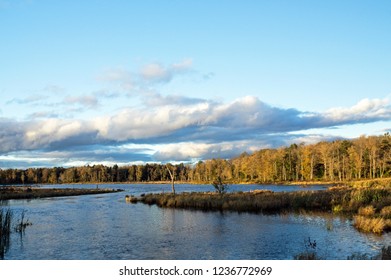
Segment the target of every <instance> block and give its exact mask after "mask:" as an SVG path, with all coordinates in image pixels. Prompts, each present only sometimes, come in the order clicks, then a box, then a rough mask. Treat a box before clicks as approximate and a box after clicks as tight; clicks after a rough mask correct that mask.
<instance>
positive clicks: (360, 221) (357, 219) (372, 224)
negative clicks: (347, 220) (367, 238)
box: [354, 215, 388, 234]
mask: <svg viewBox="0 0 391 280" xmlns="http://www.w3.org/2000/svg"><path fill="white" fill-rule="evenodd" d="M354 226H355V227H356V228H357V229H359V230H361V231H364V232H373V233H377V234H382V233H383V231H384V230H385V229H387V228H388V222H387V221H386V220H385V219H383V218H368V217H365V216H360V215H356V216H354Z"/></svg>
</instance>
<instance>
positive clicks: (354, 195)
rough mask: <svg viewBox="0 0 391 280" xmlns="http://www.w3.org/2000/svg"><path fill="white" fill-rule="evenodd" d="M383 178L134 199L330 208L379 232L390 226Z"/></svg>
mask: <svg viewBox="0 0 391 280" xmlns="http://www.w3.org/2000/svg"><path fill="white" fill-rule="evenodd" d="M385 182H387V185H386V186H381V185H379V183H373V184H369V183H368V185H371V186H367V187H352V186H337V187H331V188H329V189H327V190H322V191H298V192H272V191H269V190H266V191H265V190H260V191H253V192H237V193H225V194H224V195H220V194H218V193H215V192H214V193H213V192H204V193H201V192H193V193H181V194H176V195H173V194H169V193H161V194H146V195H145V196H144V197H141V198H138V199H137V200H136V201H135V202H139V201H140V202H143V203H146V204H149V205H152V204H154V205H157V206H159V207H168V208H182V209H196V210H202V211H235V212H254V213H265V214H269V213H270V214H273V213H286V212H298V213H301V212H303V211H304V212H307V211H315V212H319V211H320V212H331V213H334V214H341V215H348V216H349V217H352V219H353V224H354V226H355V227H356V228H357V229H358V230H361V231H364V232H373V233H376V234H381V233H383V232H385V231H389V230H391V187H389V186H388V181H385Z"/></svg>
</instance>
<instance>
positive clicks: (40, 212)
mask: <svg viewBox="0 0 391 280" xmlns="http://www.w3.org/2000/svg"><path fill="white" fill-rule="evenodd" d="M91 186H92V187H95V186H96V185H90V186H84V185H83V187H91ZM106 186H107V185H106ZM106 186H105V187H106ZM56 187H57V186H56ZM61 187H73V186H64V185H62V186H61ZM74 187H81V186H74ZM102 187H103V186H102ZM108 187H112V186H108ZM113 187H115V188H122V189H125V192H122V193H113V194H104V195H88V196H77V197H62V198H45V199H37V200H19V201H16V200H14V201H9V202H8V203H7V205H5V206H3V207H9V208H11V209H13V210H14V213H15V217H18V216H19V215H18V213H20V212H22V211H23V210H27V212H26V217H27V218H28V219H29V221H30V222H32V223H33V225H32V226H29V227H27V228H26V232H25V234H24V235H19V234H17V233H14V234H13V235H12V239H11V247H10V250H9V251H8V252H7V253H6V255H5V258H6V259H28V260H32V259H48V260H51V259H63V260H67V259H77V260H78V259H107V260H108V259H114V260H120V259H140V260H141V259H185V260H186V259H281V260H283V259H293V257H294V256H295V255H297V254H299V253H302V252H304V251H306V250H307V248H306V242H305V241H306V240H308V238H311V240H316V243H317V246H316V252H317V254H318V255H319V256H320V257H322V258H324V259H346V258H347V257H348V256H351V255H352V254H368V255H369V256H373V255H376V254H377V253H378V252H379V250H380V249H381V247H382V246H385V245H391V235H390V234H385V235H383V236H376V235H372V234H362V233H359V232H358V231H356V230H355V229H354V228H353V227H352V225H351V221H350V220H347V219H342V218H338V217H334V216H332V215H331V214H328V215H324V214H322V215H295V214H289V215H260V214H246V213H242V214H238V213H234V212H202V211H190V210H179V209H161V208H158V207H156V206H148V205H144V204H127V203H125V199H124V197H125V195H126V194H136V195H138V194H140V193H146V192H161V191H167V192H168V191H170V189H171V186H170V185H113ZM255 188H258V189H259V188H261V187H260V186H254V185H246V186H232V187H231V190H251V189H255ZM263 188H267V189H272V190H274V191H295V190H303V189H302V188H299V187H292V186H290V187H281V186H266V187H263ZM314 188H315V189H322V188H324V187H322V186H316V187H314ZM176 189H177V191H178V192H182V191H199V190H212V189H211V187H210V186H200V185H177V186H176ZM309 189H311V188H309Z"/></svg>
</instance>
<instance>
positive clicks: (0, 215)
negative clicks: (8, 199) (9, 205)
mask: <svg viewBox="0 0 391 280" xmlns="http://www.w3.org/2000/svg"><path fill="white" fill-rule="evenodd" d="M11 223H12V211H11V210H10V209H8V210H6V211H4V210H3V209H1V211H0V259H4V254H5V253H6V251H7V250H8V248H9V244H10V234H11Z"/></svg>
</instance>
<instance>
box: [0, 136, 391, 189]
mask: <svg viewBox="0 0 391 280" xmlns="http://www.w3.org/2000/svg"><path fill="white" fill-rule="evenodd" d="M169 170H172V175H173V176H174V179H175V181H182V182H195V183H210V182H212V181H213V180H215V179H216V178H221V179H222V180H224V181H225V182H232V183H235V182H236V183H239V182H253V183H279V182H293V181H303V182H304V181H319V182H321V181H323V182H326V181H327V182H328V181H333V182H335V181H346V180H360V179H375V178H384V177H391V136H390V134H389V133H386V134H384V135H382V136H361V137H360V138H357V139H354V140H335V141H332V142H319V143H316V144H311V145H304V144H292V145H290V146H289V147H281V148H277V149H261V150H259V151H256V152H254V153H252V154H248V153H243V154H241V155H240V156H238V157H235V158H232V159H211V160H206V161H199V162H198V163H196V164H183V163H181V164H176V165H172V164H168V165H165V164H157V163H153V164H150V163H147V164H144V165H129V166H118V165H114V166H104V165H93V166H89V165H88V166H79V167H70V168H64V167H53V168H28V169H4V170H1V169H0V184H3V185H4V184H58V183H68V184H69V183H128V182H130V183H131V182H160V181H171V176H170V171H169Z"/></svg>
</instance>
